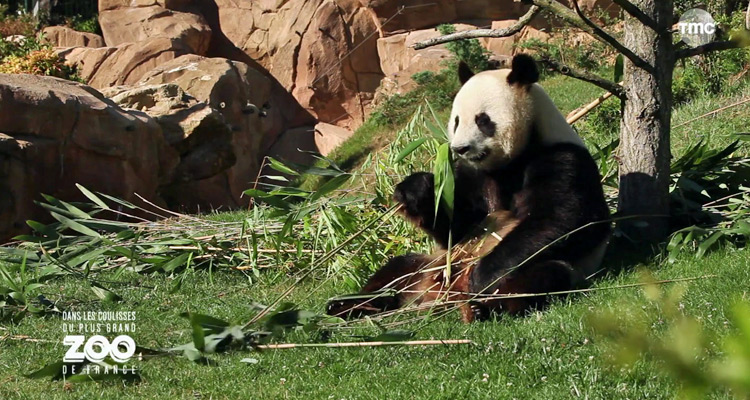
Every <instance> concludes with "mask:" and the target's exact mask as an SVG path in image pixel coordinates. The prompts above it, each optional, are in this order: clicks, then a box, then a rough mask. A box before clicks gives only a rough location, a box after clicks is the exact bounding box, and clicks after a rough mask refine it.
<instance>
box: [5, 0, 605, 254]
mask: <svg viewBox="0 0 750 400" xmlns="http://www.w3.org/2000/svg"><path fill="white" fill-rule="evenodd" d="M561 1H562V0H561ZM581 5H582V7H583V8H584V10H586V12H588V13H590V14H592V15H595V14H596V13H595V12H594V11H593V10H594V9H595V8H601V9H604V11H606V12H609V13H610V15H613V14H616V13H617V12H618V10H617V9H616V8H615V7H614V6H613V5H612V2H611V0H583V1H581ZM526 10H527V6H525V5H523V4H522V3H520V2H518V1H516V0H501V1H498V0H409V1H395V0H206V1H192V0H99V22H100V25H101V28H102V32H103V37H102V36H98V35H95V34H90V33H81V32H75V31H73V30H72V29H70V28H67V27H49V28H46V29H45V30H44V35H45V40H47V41H48V42H49V43H51V44H53V45H54V46H56V51H57V53H58V54H59V55H60V56H61V57H63V58H64V59H65V60H66V61H67V62H69V63H71V64H74V65H76V66H77V67H78V73H79V76H80V77H81V78H82V79H84V80H85V81H86V82H87V83H88V86H86V85H81V84H77V83H71V82H64V81H60V80H58V79H54V78H46V77H32V76H9V75H0V109H1V110H2V112H1V113H0V241H2V240H3V239H7V238H8V235H10V234H13V233H17V232H20V231H21V230H23V228H24V221H25V220H26V219H29V218H36V217H38V216H39V210H38V209H36V208H34V206H33V200H38V199H39V197H38V196H39V193H49V194H52V195H54V196H57V197H62V198H65V199H75V198H76V197H77V196H78V191H77V190H76V189H75V186H74V184H75V183H81V184H83V185H85V186H88V187H90V188H91V189H93V190H97V191H102V192H106V193H108V194H111V195H115V196H118V197H122V198H125V199H131V200H132V199H133V194H134V193H136V192H137V193H139V194H141V195H143V196H145V197H146V198H148V199H150V200H153V201H155V202H157V203H159V204H163V205H166V206H169V207H171V208H174V209H184V210H188V211H197V210H209V209H212V208H220V207H223V208H237V207H244V206H246V205H247V204H248V203H247V202H248V199H246V198H242V196H241V193H242V192H243V191H244V190H245V189H247V188H249V187H251V186H252V184H253V182H254V181H255V180H256V179H257V177H258V175H259V168H260V167H261V163H262V160H263V158H264V157H265V156H266V155H271V156H275V157H280V158H285V159H289V160H291V161H295V162H300V163H310V162H312V161H313V157H312V156H311V155H310V154H309V153H305V151H308V152H309V151H318V152H320V153H322V154H328V153H329V152H330V151H332V150H333V149H334V148H335V147H336V146H338V145H339V144H341V143H342V142H343V141H345V140H346V139H347V138H348V137H350V136H351V134H352V132H353V130H354V129H356V128H357V127H358V126H359V125H360V124H362V122H363V121H364V120H365V118H366V117H367V115H368V113H369V111H370V110H371V108H372V107H373V105H372V103H373V99H374V98H375V95H376V94H378V96H383V95H387V94H388V93H394V92H404V91H407V90H409V89H410V88H411V87H413V85H414V83H413V81H412V79H411V76H412V75H413V74H414V73H416V72H420V71H427V70H429V71H437V70H439V69H441V68H443V65H442V63H443V61H444V60H446V59H447V58H449V57H450V53H449V52H448V51H447V50H446V49H445V47H443V46H436V47H433V48H428V49H424V50H419V51H416V50H414V49H413V48H412V45H413V44H414V43H416V42H418V41H421V40H424V39H428V38H431V37H435V36H437V35H439V34H438V32H437V30H436V29H435V27H436V25H438V24H441V23H452V24H454V26H455V27H456V29H457V30H464V29H474V28H476V27H493V28H502V27H507V26H509V25H511V24H513V23H514V22H515V21H516V20H517V18H519V17H520V16H521V15H523V14H524V13H525V11H526ZM554 29H555V27H554V26H553V25H552V24H551V23H550V22H547V21H544V20H543V19H539V20H537V21H535V22H534V23H533V24H532V25H531V26H529V27H527V28H524V30H523V31H521V32H520V33H519V34H517V35H515V36H514V37H510V38H502V39H483V40H481V43H483V45H484V46H485V47H486V48H488V49H489V50H490V51H492V52H493V53H494V54H495V56H496V57H499V58H502V57H508V56H511V55H512V54H513V53H514V52H517V51H518V48H517V45H518V44H519V43H520V42H522V41H524V40H526V39H528V38H537V39H540V40H548V33H549V31H551V30H554ZM97 90H98V91H97ZM100 91H101V92H103V93H104V94H102V93H100ZM42 116H43V117H42ZM299 150H302V151H299Z"/></svg>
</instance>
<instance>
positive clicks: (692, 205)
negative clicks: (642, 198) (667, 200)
mask: <svg viewBox="0 0 750 400" xmlns="http://www.w3.org/2000/svg"><path fill="white" fill-rule="evenodd" d="M739 144H740V142H738V141H737V142H734V143H732V144H730V145H729V146H727V147H725V148H721V149H711V148H710V147H709V146H708V145H706V144H705V143H703V142H702V141H699V142H698V143H696V144H695V145H694V146H692V147H690V148H689V149H688V150H687V151H686V152H685V155H683V156H682V157H680V158H679V159H677V160H676V161H674V162H673V163H672V185H671V188H670V197H671V213H672V216H673V225H674V226H675V227H676V228H677V229H678V230H677V231H676V232H675V233H673V234H672V236H671V238H670V241H669V244H668V246H667V251H668V253H669V260H670V261H672V262H673V261H674V260H675V259H676V257H677V254H678V253H680V252H684V251H694V252H695V256H696V257H698V258H700V257H702V256H704V255H705V254H706V252H707V251H709V250H710V249H712V248H715V247H716V246H718V245H719V244H721V243H725V242H727V241H730V242H735V243H745V242H747V240H748V239H749V238H750V187H747V186H746V184H747V182H748V181H750V159H749V158H747V157H737V156H733V154H735V153H736V152H737V150H738V149H739V148H740V146H739ZM680 228H681V229H680Z"/></svg>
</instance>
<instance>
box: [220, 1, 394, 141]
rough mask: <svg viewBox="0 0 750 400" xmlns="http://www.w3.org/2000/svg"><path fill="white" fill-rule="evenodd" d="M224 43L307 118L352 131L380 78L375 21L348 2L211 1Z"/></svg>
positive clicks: (365, 109)
mask: <svg viewBox="0 0 750 400" xmlns="http://www.w3.org/2000/svg"><path fill="white" fill-rule="evenodd" d="M216 5H217V8H218V19H219V20H218V21H217V23H218V25H219V26H220V27H221V30H222V32H223V33H224V34H225V35H226V38H227V39H228V40H230V41H231V42H232V43H233V44H234V45H235V46H237V47H238V48H240V49H241V50H242V51H243V52H244V53H245V54H247V55H248V56H249V57H250V58H252V59H253V60H255V61H256V62H258V63H259V64H260V65H261V66H263V67H264V68H266V69H267V70H268V71H269V72H270V74H271V75H272V76H273V77H274V78H275V79H276V80H278V82H279V83H280V84H281V85H282V86H283V87H284V88H285V89H286V90H287V91H289V92H291V93H292V94H293V95H294V97H295V98H296V99H297V101H298V102H299V103H300V104H301V105H302V107H304V108H305V109H306V110H307V111H308V112H309V113H310V114H311V115H312V116H314V117H315V118H316V119H318V120H320V121H324V122H327V123H331V124H335V125H339V126H342V127H346V128H350V129H353V128H355V127H357V126H359V124H361V123H362V122H363V121H364V118H365V113H366V111H367V110H368V107H369V104H370V102H371V100H372V97H373V95H374V93H375V91H376V89H377V86H378V85H379V83H380V80H381V79H382V78H383V74H382V71H381V70H380V63H379V62H378V56H377V44H376V40H377V36H378V35H377V33H378V27H377V24H376V19H375V18H373V15H372V14H371V11H370V10H368V9H366V8H364V7H362V6H361V5H360V4H359V3H358V2H357V1H355V0H323V1H308V0H289V1H271V0H268V1H252V2H251V1H234V0H217V1H216Z"/></svg>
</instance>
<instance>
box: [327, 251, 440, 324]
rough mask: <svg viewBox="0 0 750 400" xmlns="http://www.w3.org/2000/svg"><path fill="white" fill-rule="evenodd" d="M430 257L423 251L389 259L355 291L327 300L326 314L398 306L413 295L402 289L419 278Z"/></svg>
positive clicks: (369, 311) (352, 314)
mask: <svg viewBox="0 0 750 400" xmlns="http://www.w3.org/2000/svg"><path fill="white" fill-rule="evenodd" d="M430 260H432V258H431V257H429V256H427V255H424V254H407V255H404V256H398V257H394V258H392V259H390V260H389V261H388V262H387V263H386V264H385V265H384V266H383V267H382V268H380V269H379V270H378V271H377V272H375V274H374V275H373V276H372V277H370V279H369V280H368V281H367V283H366V284H365V286H364V287H362V290H360V292H359V293H358V294H356V295H349V296H342V297H341V298H336V299H332V300H331V301H329V302H328V306H327V313H328V315H333V316H337V317H342V318H350V319H355V318H361V317H364V316H367V315H373V314H378V313H381V312H384V311H388V310H394V309H397V308H399V307H401V306H402V305H404V304H406V303H407V302H408V301H409V300H411V298H413V297H414V296H415V295H416V294H408V293H404V291H405V290H409V289H410V288H411V286H413V285H415V283H416V282H418V281H419V280H420V279H421V275H422V274H421V269H422V268H423V267H424V266H426V265H427V264H428V263H429V262H430Z"/></svg>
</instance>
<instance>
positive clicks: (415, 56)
mask: <svg viewBox="0 0 750 400" xmlns="http://www.w3.org/2000/svg"><path fill="white" fill-rule="evenodd" d="M454 26H455V27H456V31H464V30H470V29H476V27H475V26H472V25H467V24H455V25H454ZM440 35H441V34H440V32H438V31H437V29H434V28H433V29H421V30H416V31H412V32H406V33H399V34H393V35H390V36H386V37H384V38H381V39H378V42H377V44H378V56H379V58H380V67H381V68H382V69H383V72H384V73H385V76H386V77H387V78H388V79H390V80H391V82H392V84H393V86H394V87H395V88H396V92H397V93H402V92H406V91H409V90H411V89H413V88H414V87H415V85H416V84H415V83H414V81H413V80H412V79H411V76H412V75H414V74H415V73H417V72H422V71H432V72H437V71H439V70H441V69H443V68H445V65H444V61H446V60H449V59H451V57H452V55H451V53H450V52H449V51H448V49H446V48H445V45H439V46H433V47H428V48H426V49H422V50H415V49H414V48H413V47H412V46H414V44H415V43H417V42H421V41H423V40H428V39H432V38H435V37H438V36H440Z"/></svg>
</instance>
